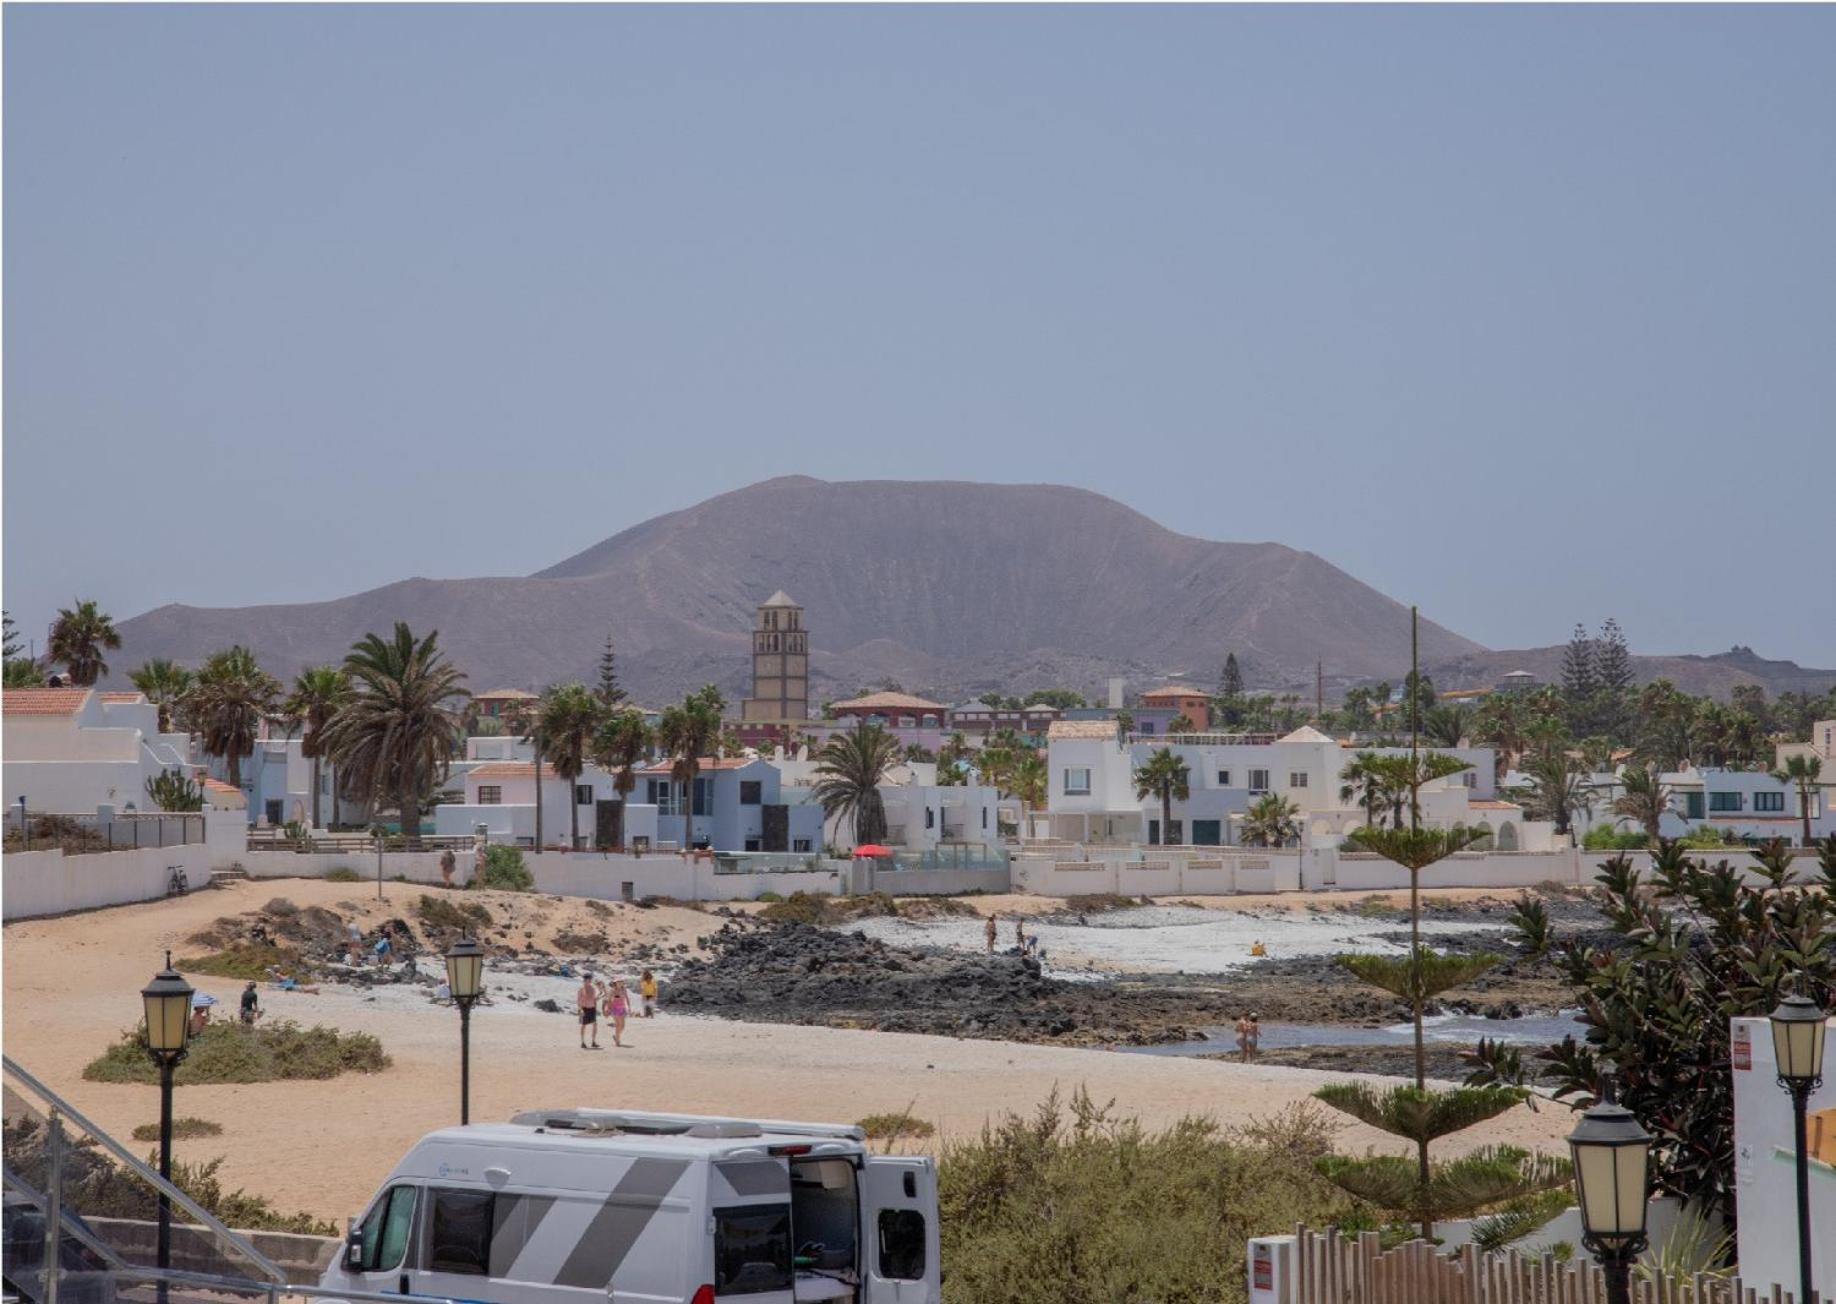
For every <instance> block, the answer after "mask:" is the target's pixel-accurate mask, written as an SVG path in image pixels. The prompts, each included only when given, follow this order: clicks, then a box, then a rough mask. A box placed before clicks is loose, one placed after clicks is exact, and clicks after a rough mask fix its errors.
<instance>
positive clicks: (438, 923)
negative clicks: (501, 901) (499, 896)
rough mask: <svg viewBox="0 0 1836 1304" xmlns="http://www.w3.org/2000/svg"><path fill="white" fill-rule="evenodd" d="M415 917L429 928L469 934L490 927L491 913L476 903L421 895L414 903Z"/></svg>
mask: <svg viewBox="0 0 1836 1304" xmlns="http://www.w3.org/2000/svg"><path fill="white" fill-rule="evenodd" d="M414 913H415V917H416V918H417V919H419V920H420V921H421V922H422V923H423V924H426V925H427V926H428V927H430V928H450V929H453V930H455V931H457V932H462V933H464V932H470V931H472V930H473V929H476V928H488V927H490V926H491V922H492V919H491V912H490V911H489V910H487V909H485V907H484V906H482V905H480V904H479V903H478V902H476V901H465V900H456V901H455V900H449V899H448V898H446V897H443V896H438V897H437V896H427V895H425V894H423V895H422V897H421V899H420V900H419V901H417V902H415V903H414Z"/></svg>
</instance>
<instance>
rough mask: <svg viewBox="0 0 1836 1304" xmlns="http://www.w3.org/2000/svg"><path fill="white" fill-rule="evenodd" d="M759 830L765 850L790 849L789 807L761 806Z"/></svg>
mask: <svg viewBox="0 0 1836 1304" xmlns="http://www.w3.org/2000/svg"><path fill="white" fill-rule="evenodd" d="M759 826H760V832H761V833H762V835H763V837H764V843H765V850H767V851H789V850H790V807H789V806H777V805H773V806H762V807H760V808H759Z"/></svg>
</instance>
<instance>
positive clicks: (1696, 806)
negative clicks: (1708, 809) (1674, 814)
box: [1683, 792, 1703, 820]
mask: <svg viewBox="0 0 1836 1304" xmlns="http://www.w3.org/2000/svg"><path fill="white" fill-rule="evenodd" d="M1702 814H1703V811H1702V794H1701V793H1699V792H1686V793H1684V794H1683V818H1684V819H1691V820H1699V819H1701V818H1702Z"/></svg>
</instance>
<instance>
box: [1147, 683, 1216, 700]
mask: <svg viewBox="0 0 1836 1304" xmlns="http://www.w3.org/2000/svg"><path fill="white" fill-rule="evenodd" d="M1210 696H1211V694H1209V693H1207V692H1206V691H1205V690H1204V689H1202V688H1187V687H1185V686H1184V685H1181V684H1168V685H1167V686H1166V687H1164V688H1150V689H1148V691H1147V692H1145V693H1143V694H1142V695H1141V700H1142V701H1144V702H1152V701H1154V700H1155V699H1156V698H1175V697H1205V698H1209V697H1210Z"/></svg>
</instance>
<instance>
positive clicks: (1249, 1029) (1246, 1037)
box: [1237, 1010, 1262, 1064]
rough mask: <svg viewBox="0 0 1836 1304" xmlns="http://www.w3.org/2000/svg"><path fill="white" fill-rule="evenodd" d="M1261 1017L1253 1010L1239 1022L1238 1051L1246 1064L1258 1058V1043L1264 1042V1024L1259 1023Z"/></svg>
mask: <svg viewBox="0 0 1836 1304" xmlns="http://www.w3.org/2000/svg"><path fill="white" fill-rule="evenodd" d="M1261 1017H1262V1016H1261V1015H1259V1014H1257V1013H1256V1011H1254V1010H1251V1011H1250V1012H1249V1013H1248V1014H1246V1015H1244V1016H1243V1017H1242V1018H1241V1019H1238V1020H1237V1049H1238V1051H1240V1052H1241V1053H1242V1056H1243V1062H1244V1063H1245V1064H1248V1063H1249V1062H1250V1061H1251V1060H1253V1059H1255V1058H1256V1043H1257V1042H1259V1041H1260V1040H1262V1024H1261V1023H1260V1022H1258V1020H1259V1019H1260V1018H1261Z"/></svg>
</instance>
